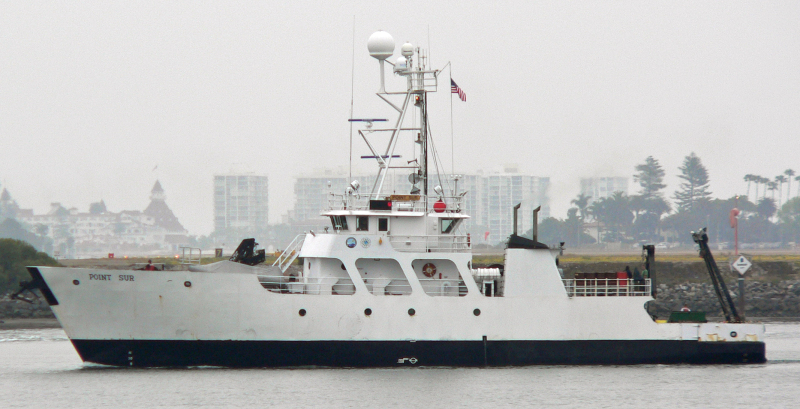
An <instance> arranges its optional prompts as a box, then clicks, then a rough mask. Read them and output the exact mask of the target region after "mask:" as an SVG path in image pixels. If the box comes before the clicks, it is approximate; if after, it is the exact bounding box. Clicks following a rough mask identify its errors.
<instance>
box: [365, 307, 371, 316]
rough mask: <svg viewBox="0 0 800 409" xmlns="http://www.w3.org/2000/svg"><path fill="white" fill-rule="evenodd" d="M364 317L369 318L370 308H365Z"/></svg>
mask: <svg viewBox="0 0 800 409" xmlns="http://www.w3.org/2000/svg"><path fill="white" fill-rule="evenodd" d="M364 315H366V316H368V317H369V316H370V315H372V308H367V309H366V310H364Z"/></svg>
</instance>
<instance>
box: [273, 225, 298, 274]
mask: <svg viewBox="0 0 800 409" xmlns="http://www.w3.org/2000/svg"><path fill="white" fill-rule="evenodd" d="M305 239H306V234H305V233H303V234H298V235H297V237H295V238H294V240H292V242H291V243H289V245H288V246H286V250H284V251H283V253H281V255H280V256H278V258H276V259H275V262H274V263H272V266H273V267H278V268H280V269H281V273H285V272H286V269H288V268H289V266H290V265H292V262H294V261H295V260H296V259H297V256H299V255H300V249H301V248H302V247H303V242H304V241H305Z"/></svg>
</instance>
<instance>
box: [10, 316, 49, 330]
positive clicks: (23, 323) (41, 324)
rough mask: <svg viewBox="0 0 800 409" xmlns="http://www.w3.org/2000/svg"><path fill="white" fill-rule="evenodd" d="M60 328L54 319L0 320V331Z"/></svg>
mask: <svg viewBox="0 0 800 409" xmlns="http://www.w3.org/2000/svg"><path fill="white" fill-rule="evenodd" d="M53 328H61V324H59V322H58V320H57V319H55V318H0V330H14V329H53Z"/></svg>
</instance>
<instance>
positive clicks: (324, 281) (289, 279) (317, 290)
mask: <svg viewBox="0 0 800 409" xmlns="http://www.w3.org/2000/svg"><path fill="white" fill-rule="evenodd" d="M258 282H259V283H260V284H261V286H262V287H264V288H266V289H267V290H269V291H270V292H273V293H278V294H313V295H352V294H354V293H355V286H354V285H353V282H352V281H350V279H349V278H339V277H321V278H307V279H306V280H305V281H303V279H302V278H298V277H295V276H284V275H280V276H275V275H258Z"/></svg>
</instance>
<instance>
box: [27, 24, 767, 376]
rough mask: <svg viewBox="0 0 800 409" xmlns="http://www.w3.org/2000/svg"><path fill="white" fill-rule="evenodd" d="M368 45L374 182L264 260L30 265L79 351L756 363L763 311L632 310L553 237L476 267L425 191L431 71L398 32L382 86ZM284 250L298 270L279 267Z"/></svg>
mask: <svg viewBox="0 0 800 409" xmlns="http://www.w3.org/2000/svg"><path fill="white" fill-rule="evenodd" d="M368 49H369V52H370V54H371V55H372V56H373V57H375V58H376V59H378V61H379V63H380V78H381V83H380V91H379V92H378V96H379V97H380V98H381V99H383V100H384V101H385V102H387V103H388V104H389V105H391V106H392V107H393V108H394V109H396V111H397V112H398V117H397V119H396V120H395V121H394V122H393V123H388V122H387V124H388V126H387V127H385V128H380V127H379V126H378V124H383V122H382V121H380V120H377V119H367V120H360V121H361V124H362V125H363V128H364V129H362V130H360V131H359V135H361V136H362V137H363V140H364V141H365V142H366V144H367V146H368V147H369V149H370V150H371V152H372V156H373V157H374V159H375V161H376V163H377V164H378V175H377V179H376V181H375V183H374V185H373V186H372V187H371V189H367V187H362V186H359V184H358V183H357V182H355V181H354V182H353V183H352V184H351V187H349V188H348V189H347V191H345V192H332V193H331V194H330V196H329V206H328V210H327V211H326V212H325V213H324V215H325V216H329V217H330V220H331V226H330V228H326V229H325V230H324V231H317V232H309V233H308V234H305V235H303V236H299V237H298V238H297V239H296V240H295V241H294V242H293V243H292V244H291V245H290V246H289V247H287V249H286V251H284V253H283V255H282V256H281V257H280V258H279V259H278V260H277V261H276V262H275V264H274V265H273V266H270V267H264V266H249V265H245V264H241V263H237V262H233V261H223V262H219V263H215V264H210V265H205V266H195V267H193V268H191V269H188V270H183V271H140V270H130V271H120V270H97V269H82V268H60V267H29V271H30V273H31V275H32V276H33V278H34V280H33V282H32V286H33V287H38V288H40V289H41V291H42V293H43V294H44V296H45V298H46V299H47V301H48V303H49V304H50V306H51V308H52V310H53V312H54V314H55V316H56V317H57V318H58V321H59V322H60V323H61V325H62V327H63V329H64V331H65V332H66V334H67V335H68V336H69V338H70V340H71V341H72V343H73V345H74V346H75V348H76V350H77V351H78V353H79V354H80V356H81V358H82V359H83V360H84V361H86V362H94V363H100V364H108V365H118V366H133V367H152V366H195V365H212V366H230V367H277V366H337V367H342V366H344V367H363V366H382V367H389V366H414V365H417V366H419V365H428V366H430V365H449V366H500V365H532V364H639V363H743V362H764V361H765V349H764V343H763V337H764V326H763V325H762V324H744V323H725V322H722V323H698V322H695V323H657V322H656V321H655V320H654V319H653V317H651V316H650V315H649V314H648V312H647V311H646V310H645V304H646V303H647V302H648V301H651V300H653V295H654V291H653V289H652V283H651V279H645V280H639V281H637V282H634V281H633V280H628V279H608V278H581V279H574V278H573V279H570V278H563V277H562V276H561V274H560V272H559V269H558V267H557V259H558V257H559V255H560V254H561V252H562V251H563V249H562V248H548V247H547V246H545V245H544V244H541V243H539V242H537V241H536V237H535V235H534V237H533V238H532V239H529V238H523V237H520V236H519V235H517V234H516V232H515V234H513V235H512V236H511V237H510V238H509V244H508V248H507V249H506V250H505V262H504V265H503V268H473V266H472V253H471V244H470V237H469V236H468V235H464V234H462V231H463V230H462V229H461V224H462V223H463V222H464V220H465V219H467V218H468V216H467V215H465V214H464V212H462V211H461V210H462V209H463V203H462V197H463V194H460V192H458V190H457V189H452V190H451V191H450V192H444V191H443V189H442V188H441V187H440V186H434V187H433V188H432V189H431V191H429V190H428V188H429V186H431V185H434V183H433V180H429V177H428V162H429V158H431V156H430V155H431V154H430V153H429V128H428V121H427V118H428V113H427V102H428V101H427V99H428V95H429V93H431V92H435V91H436V90H437V89H438V87H439V81H440V78H439V74H440V73H441V71H440V70H432V69H429V68H428V67H426V65H425V59H424V58H420V53H419V50H418V49H415V48H414V47H413V46H412V45H411V44H404V45H403V46H402V47H401V54H402V55H401V56H399V57H398V58H397V59H396V60H395V62H394V63H390V64H391V65H392V66H393V68H392V72H393V73H394V74H395V75H397V76H400V77H402V78H404V79H405V80H406V81H405V84H406V89H405V90H402V91H399V92H389V91H386V89H385V88H386V87H385V81H384V66H385V63H389V61H387V59H388V58H390V57H391V56H392V55H393V54H394V49H395V43H394V40H393V39H392V37H391V36H390V35H389V34H387V33H385V32H382V31H379V32H377V33H375V34H373V35H372V36H371V37H370V39H369V41H368ZM447 85H448V86H449V85H450V84H447ZM411 117H413V118H414V119H410V118H411ZM372 133H383V134H385V135H388V140H389V142H388V145H387V146H386V148H385V149H383V150H380V151H379V150H378V149H377V148H376V147H375V146H374V145H373V143H372V142H371V141H370V139H369V138H368V137H367V136H368V135H369V134H372ZM406 136H408V138H407V139H408V140H404V141H403V142H404V143H410V144H416V145H415V146H417V147H418V149H419V155H418V157H417V160H416V161H411V162H410V163H409V161H407V160H402V161H399V160H396V161H394V162H393V159H396V156H397V155H396V154H395V150H396V147H397V145H398V143H400V141H401V139H403V138H404V137H406ZM415 149H416V148H415ZM398 168H399V169H405V170H407V171H409V173H411V174H412V176H411V177H410V180H411V181H412V182H414V183H415V189H414V190H413V191H411V192H408V194H400V195H398V194H389V193H386V191H385V189H384V186H383V183H384V179H385V177H386V174H387V172H388V171H389V170H390V169H398ZM430 179H433V178H430ZM404 193H405V192H404ZM509 210H510V209H509ZM515 225H516V223H515ZM534 231H535V229H534ZM298 256H299V257H300V258H301V259H302V260H303V265H302V270H301V272H299V273H297V274H294V275H288V274H287V269H286V268H287V267H288V265H289V264H291V263H292V262H293V261H294V260H295V259H296V257H298ZM29 287H31V286H29Z"/></svg>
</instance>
